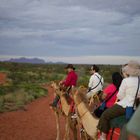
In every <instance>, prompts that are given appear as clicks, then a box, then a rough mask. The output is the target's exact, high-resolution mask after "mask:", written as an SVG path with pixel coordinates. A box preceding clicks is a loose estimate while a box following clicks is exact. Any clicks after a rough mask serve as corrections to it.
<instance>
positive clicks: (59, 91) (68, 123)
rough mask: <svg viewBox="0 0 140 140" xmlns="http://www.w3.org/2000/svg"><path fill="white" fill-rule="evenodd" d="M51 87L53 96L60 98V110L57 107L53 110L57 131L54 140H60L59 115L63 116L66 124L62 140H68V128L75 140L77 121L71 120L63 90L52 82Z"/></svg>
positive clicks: (68, 105)
mask: <svg viewBox="0 0 140 140" xmlns="http://www.w3.org/2000/svg"><path fill="white" fill-rule="evenodd" d="M51 86H52V87H53V89H54V94H55V96H56V95H59V96H60V102H61V109H60V108H59V107H57V108H55V109H53V110H54V114H55V118H56V130H57V135H56V140H60V121H59V117H60V116H61V115H63V116H65V118H66V124H65V135H64V140H70V136H69V135H70V128H71V130H72V132H73V138H74V140H77V128H76V124H77V121H76V119H72V118H71V115H72V114H71V112H70V104H69V103H68V100H67V97H66V94H65V90H62V89H61V88H60V86H59V85H58V84H57V83H56V82H52V84H51Z"/></svg>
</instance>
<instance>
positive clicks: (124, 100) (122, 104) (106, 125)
mask: <svg viewBox="0 0 140 140" xmlns="http://www.w3.org/2000/svg"><path fill="white" fill-rule="evenodd" d="M122 72H123V76H125V78H124V79H123V80H122V83H121V85H120V88H119V92H118V94H117V98H118V99H119V101H118V102H117V103H116V104H115V105H113V106H112V107H111V108H109V109H107V110H105V111H104V112H103V114H102V116H101V118H100V120H99V123H98V126H97V128H98V129H99V130H100V132H101V137H100V140H106V136H107V133H108V132H109V129H110V121H111V119H113V118H116V117H119V116H121V115H125V113H126V112H125V109H126V107H132V106H133V104H134V101H135V96H136V95H137V93H138V95H137V97H139V96H140V88H139V86H140V83H139V82H140V78H139V76H140V64H139V63H138V62H136V61H130V62H129V63H128V64H127V65H125V66H124V67H123V68H122ZM128 75H129V76H128Z"/></svg>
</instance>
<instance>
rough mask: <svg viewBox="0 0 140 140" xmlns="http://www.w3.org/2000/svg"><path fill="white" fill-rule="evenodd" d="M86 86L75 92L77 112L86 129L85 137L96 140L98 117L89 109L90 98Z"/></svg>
mask: <svg viewBox="0 0 140 140" xmlns="http://www.w3.org/2000/svg"><path fill="white" fill-rule="evenodd" d="M73 92H75V91H73ZM85 93H86V88H79V89H77V90H76V92H75V93H73V98H74V102H75V105H76V112H77V115H78V118H79V121H80V122H81V124H82V126H83V128H84V131H85V132H86V133H84V136H85V137H83V139H85V140H89V139H90V140H95V139H96V135H97V129H96V126H97V124H98V119H97V118H95V117H94V116H93V115H92V114H91V112H90V109H89V104H88V99H87V97H86V95H85Z"/></svg>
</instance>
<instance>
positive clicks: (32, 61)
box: [6, 57, 45, 64]
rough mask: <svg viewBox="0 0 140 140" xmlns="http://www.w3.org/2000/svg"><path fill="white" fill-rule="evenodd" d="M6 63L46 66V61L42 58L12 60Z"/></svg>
mask: <svg viewBox="0 0 140 140" xmlns="http://www.w3.org/2000/svg"><path fill="white" fill-rule="evenodd" d="M6 62H16V63H31V64H45V61H44V60H43V59H40V58H25V57H21V58H11V59H10V60H7V61H6Z"/></svg>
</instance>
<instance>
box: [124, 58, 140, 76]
mask: <svg viewBox="0 0 140 140" xmlns="http://www.w3.org/2000/svg"><path fill="white" fill-rule="evenodd" d="M122 71H124V72H125V73H126V74H128V75H130V76H140V64H139V63H138V62H137V61H132V60H131V61H129V62H128V64H126V65H125V66H124V67H123V68H122Z"/></svg>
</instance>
